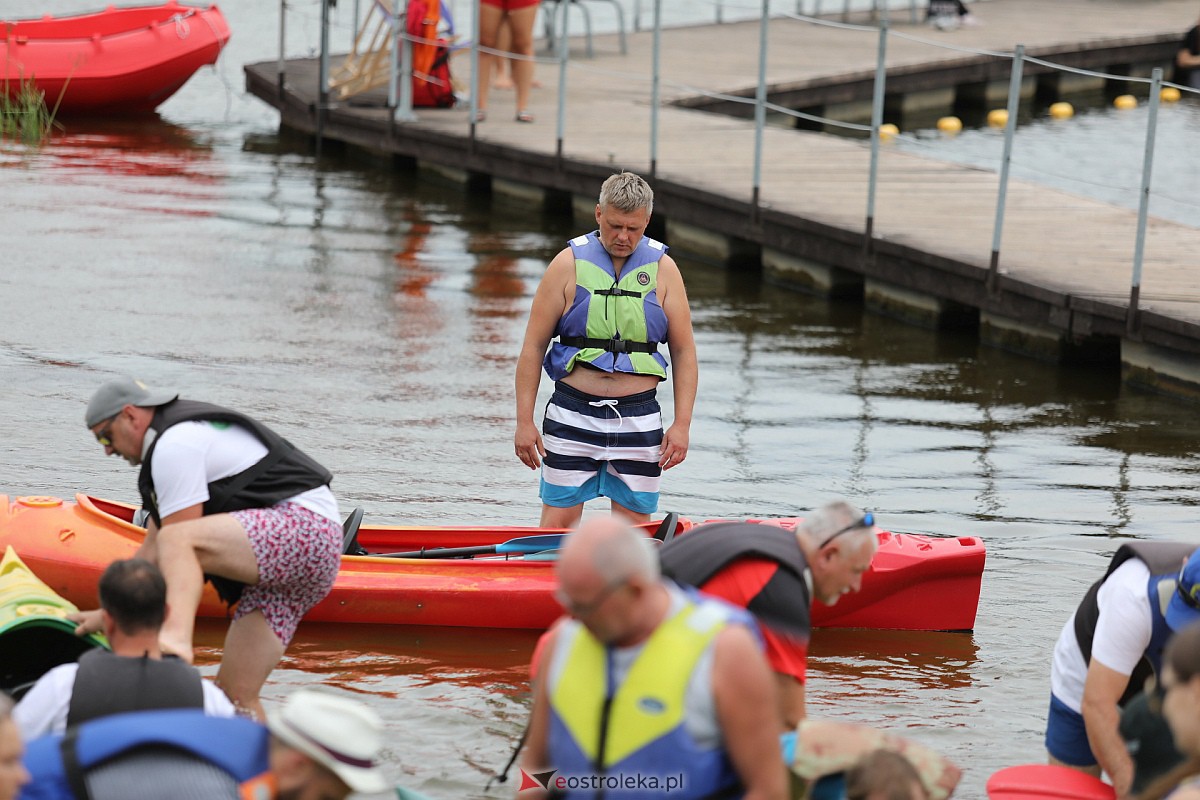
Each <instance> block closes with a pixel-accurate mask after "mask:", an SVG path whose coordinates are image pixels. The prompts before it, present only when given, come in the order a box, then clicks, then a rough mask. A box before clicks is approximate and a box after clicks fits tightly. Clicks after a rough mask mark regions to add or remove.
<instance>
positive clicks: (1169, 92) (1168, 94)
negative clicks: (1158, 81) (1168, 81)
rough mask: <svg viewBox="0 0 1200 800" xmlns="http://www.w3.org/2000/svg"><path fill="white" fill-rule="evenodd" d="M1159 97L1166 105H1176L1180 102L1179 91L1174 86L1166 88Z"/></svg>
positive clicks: (1163, 88)
mask: <svg viewBox="0 0 1200 800" xmlns="http://www.w3.org/2000/svg"><path fill="white" fill-rule="evenodd" d="M1158 96H1159V98H1160V99H1161V100H1162V101H1163V102H1164V103H1175V102H1177V101H1178V100H1179V90H1178V89H1176V88H1175V87H1174V86H1164V87H1162V91H1160V92H1159V93H1158Z"/></svg>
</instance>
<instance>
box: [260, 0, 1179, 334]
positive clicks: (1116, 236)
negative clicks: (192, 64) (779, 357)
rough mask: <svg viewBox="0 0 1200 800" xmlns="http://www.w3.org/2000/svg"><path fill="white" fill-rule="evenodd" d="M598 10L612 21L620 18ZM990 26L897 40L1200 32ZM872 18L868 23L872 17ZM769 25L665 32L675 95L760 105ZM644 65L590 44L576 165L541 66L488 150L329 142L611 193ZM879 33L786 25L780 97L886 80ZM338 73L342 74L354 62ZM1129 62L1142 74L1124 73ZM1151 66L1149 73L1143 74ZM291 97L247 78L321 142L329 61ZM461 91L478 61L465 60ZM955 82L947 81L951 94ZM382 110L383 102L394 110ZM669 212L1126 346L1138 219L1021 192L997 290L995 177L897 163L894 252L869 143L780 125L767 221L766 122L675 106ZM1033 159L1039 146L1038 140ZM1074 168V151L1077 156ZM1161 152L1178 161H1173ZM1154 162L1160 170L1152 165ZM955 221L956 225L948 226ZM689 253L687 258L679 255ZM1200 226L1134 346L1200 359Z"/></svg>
mask: <svg viewBox="0 0 1200 800" xmlns="http://www.w3.org/2000/svg"><path fill="white" fill-rule="evenodd" d="M602 9H603V7H602V6H597V13H603V10H602ZM973 10H974V11H975V12H976V14H977V16H978V17H979V19H980V21H981V23H982V24H981V25H980V26H979V27H975V28H964V29H961V30H958V31H954V32H939V31H935V30H933V29H931V28H928V27H926V26H923V25H916V26H914V25H910V24H908V23H907V19H908V16H907V12H900V13H897V14H894V18H895V22H894V23H893V30H895V31H898V32H900V33H902V34H905V35H910V36H914V37H920V38H923V39H927V40H930V41H932V42H938V43H944V44H950V45H954V46H956V47H964V48H978V49H983V50H992V51H1010V50H1011V49H1012V47H1013V46H1014V45H1015V44H1016V43H1018V42H1020V43H1023V44H1025V45H1026V48H1027V52H1028V53H1029V54H1031V55H1038V56H1041V57H1046V58H1049V59H1051V60H1055V58H1056V56H1061V59H1060V60H1062V61H1064V62H1066V63H1073V64H1080V65H1087V64H1090V62H1089V61H1088V54H1089V53H1093V54H1094V53H1100V52H1101V51H1103V55H1102V56H1096V57H1097V58H1103V59H1106V63H1105V64H1091V66H1093V67H1095V68H1103V67H1104V66H1107V65H1109V64H1119V63H1123V62H1122V61H1121V59H1123V58H1126V59H1131V60H1132V59H1136V58H1139V57H1143V56H1145V54H1147V53H1150V52H1155V53H1157V54H1159V56H1160V57H1162V56H1163V55H1164V54H1169V53H1171V52H1173V50H1174V43H1175V42H1177V41H1179V40H1180V39H1181V38H1182V34H1183V32H1184V31H1185V30H1186V29H1187V28H1188V27H1189V26H1190V25H1191V24H1193V23H1194V20H1195V15H1196V10H1195V2H1194V0H1141V1H1140V2H1134V1H1133V0H1055V2H1053V3H1047V2H1045V0H992V1H991V2H982V3H978V4H976V5H975V6H973ZM857 21H859V22H865V21H866V19H865V18H861V19H859V20H857ZM758 37H759V26H758V23H757V22H740V23H730V24H724V25H703V26H695V27H687V28H676V29H668V30H665V31H663V33H662V54H661V59H662V60H661V69H662V75H663V78H662V81H663V95H664V99H666V100H668V101H671V100H681V99H684V98H688V97H695V96H696V95H699V94H701V93H704V92H743V93H744V92H745V91H746V90H747V89H748V88H749V87H752V86H753V84H754V82H755V80H756V76H757V71H758ZM628 40H629V52H628V55H624V56H622V55H620V54H619V52H618V47H617V39H616V37H615V36H598V37H596V39H595V48H596V57H595V58H592V59H582V58H579V57H578V56H581V55H582V52H583V47H582V42H581V41H573V42H572V45H573V58H574V60H573V61H572V62H571V66H570V69H569V71H568V79H567V80H568V92H567V95H568V99H567V109H568V111H567V122H566V130H565V136H564V139H563V146H562V153H561V156H562V158H561V159H559V158H557V157H556V153H557V146H558V141H557V138H556V125H555V115H556V107H555V104H556V98H557V85H558V77H559V75H558V67H557V65H556V64H549V63H540V64H539V65H538V67H537V76H538V79H539V80H540V81H541V82H542V84H543V87H542V88H541V89H538V90H535V93H534V95H535V96H534V103H533V105H532V109H531V110H532V111H533V112H534V113H535V114H536V115H537V122H536V123H534V124H533V125H522V124H518V123H516V122H515V121H514V120H513V115H514V110H513V108H512V105H511V104H512V93H511V92H502V91H493V92H492V98H491V100H492V107H491V108H490V109H489V119H488V121H487V122H485V123H482V124H480V125H478V126H477V127H476V138H475V140H474V141H471V139H470V138H469V135H468V134H469V125H468V121H467V111H466V110H465V109H461V110H459V109H454V110H426V109H420V110H418V117H419V119H418V120H417V121H416V122H411V123H394V122H392V121H391V120H390V119H389V114H388V112H387V110H386V109H381V108H370V107H356V106H354V105H350V104H346V103H342V104H337V106H336V107H335V108H332V109H330V110H329V111H328V112H327V114H326V116H325V119H324V121H323V124H322V133H323V135H324V136H325V137H327V138H330V139H340V140H343V141H346V142H349V143H352V144H355V145H358V146H362V147H367V148H370V149H373V150H376V151H379V152H384V153H395V154H400V155H403V156H408V157H412V158H416V159H420V160H426V161H431V162H434V163H439V164H442V165H446V166H450V167H455V168H459V169H463V170H466V171H468V172H471V173H479V174H483V175H490V176H492V177H495V178H502V179H506V180H514V181H521V182H524V183H528V184H531V185H534V186H539V187H542V188H546V189H550V190H554V191H559V192H569V193H572V194H577V195H581V196H585V197H586V196H590V195H593V194H594V193H595V191H596V189H597V188H598V184H599V179H600V178H601V177H602V176H604V175H605V174H607V173H609V172H611V171H612V169H614V168H626V169H631V170H634V171H637V172H640V173H643V174H647V173H648V171H649V162H650V146H649V130H650V108H649V107H650V97H651V94H650V90H651V86H650V80H649V77H650V74H651V63H652V62H651V57H652V53H651V49H652V34H651V33H649V32H641V33H637V34H628ZM877 43H878V39H877V36H876V35H875V34H874V33H870V32H860V31H850V30H840V29H832V28H828V27H818V26H814V25H811V24H809V23H806V22H803V21H799V20H794V19H789V18H778V19H774V20H772V22H771V25H770V38H769V46H768V56H769V58H768V66H767V76H768V81H769V82H770V83H771V84H772V86H773V87H776V88H779V87H784V88H787V89H789V90H802V89H803V88H804V87H805V86H831V85H837V84H838V83H839V82H846V81H851V80H857V79H861V78H862V77H863V76H865V75H870V74H871V73H872V72H873V70H874V62H875V54H876V48H877ZM987 62H995V64H999V65H1000V66H999V67H995V66H993V71H994V72H996V74H999V75H1007V73H1008V65H1007V62H1006V61H1000V60H998V59H989V58H980V57H979V56H976V55H972V54H969V53H964V52H962V51H960V50H953V49H944V48H939V47H933V46H931V45H929V44H926V43H922V42H918V41H913V40H912V39H909V38H900V37H891V38H890V40H889V43H888V65H889V71H893V70H898V71H904V70H910V71H911V70H913V69H917V68H918V67H920V68H922V69H927V68H929V67H931V66H932V67H937V68H941V69H943V70H945V71H946V72H947V73H950V74H952V73H954V72H955V71H959V70H969V69H970V68H972V66H974V67H978V66H979V65H980V64H981V63H987ZM334 63H337V60H336V59H335V62H334ZM1124 63H1128V61H1126V62H1124ZM1135 69H1136V65H1135ZM287 70H288V72H287V76H286V87H287V89H286V93H285V94H284V95H283V96H279V95H278V93H277V92H276V85H277V76H276V74H275V64H274V63H273V62H272V63H264V64H259V65H250V66H248V67H247V69H246V72H247V86H248V88H249V90H250V91H251V92H252V93H254V94H256V95H257V96H259V97H261V98H262V99H264V100H266V101H267V102H269V103H272V104H273V105H275V106H276V107H278V108H279V109H280V110H281V113H282V115H283V123H284V124H285V125H287V126H290V127H295V128H297V129H300V130H304V131H308V132H313V131H315V130H316V125H317V120H316V115H315V112H314V105H315V98H316V91H315V90H316V73H315V64H314V62H313V61H312V60H308V61H292V62H288V66H287ZM454 74H455V76H456V78H459V79H465V78H467V77H469V59H468V58H467V57H466V56H459V57H456V58H455V60H454ZM944 79H945V78H944V77H943V80H944ZM375 100H376V102H378V95H376V97H375ZM659 136H660V139H659V145H658V160H657V172H656V174H655V176H654V183H655V187H656V192H657V194H658V196H659V201H658V204H657V205H656V213H662V214H665V215H666V217H667V218H668V219H671V220H677V221H681V222H686V223H689V224H691V225H696V226H699V227H701V228H703V229H705V230H708V231H712V232H714V233H718V234H722V235H725V236H731V237H736V238H738V239H742V240H746V241H749V242H752V243H754V244H756V245H760V246H763V247H769V248H775V249H778V250H780V251H783V252H785V253H789V254H793V255H796V256H799V257H804V258H809V259H813V260H816V261H820V262H823V263H828V264H832V265H834V266H838V267H843V268H846V269H849V270H853V271H856V272H859V273H862V274H865V275H866V276H868V277H873V278H876V279H880V280H883V281H886V282H888V283H892V284H895V285H898V286H901V287H904V288H908V289H912V290H916V291H920V292H925V293H928V294H931V295H933V296H935V297H939V298H942V299H945V300H949V301H953V302H955V303H960V304H962V305H966V306H970V307H973V308H979V309H982V310H984V311H988V312H991V313H997V314H1002V315H1007V316H1008V317H1010V318H1012V319H1015V320H1018V321H1021V322H1024V323H1031V324H1034V325H1037V326H1042V327H1046V328H1051V329H1054V330H1058V331H1063V332H1065V333H1066V334H1067V335H1068V336H1069V337H1075V338H1083V337H1088V336H1096V335H1099V336H1110V337H1117V338H1123V337H1124V336H1125V328H1126V321H1125V315H1126V309H1127V307H1128V302H1127V301H1128V297H1129V292H1130V279H1131V275H1132V268H1133V267H1132V264H1133V251H1134V242H1135V230H1136V214H1135V212H1133V211H1130V210H1126V209H1121V208H1116V207H1113V206H1111V205H1109V204H1106V203H1103V202H1100V201H1095V200H1090V199H1086V198H1082V197H1078V196H1074V195H1070V194H1068V193H1065V192H1062V191H1057V190H1053V189H1048V188H1044V187H1042V186H1037V185H1034V184H1031V183H1027V182H1021V181H1016V180H1014V181H1012V182H1011V183H1010V185H1009V203H1008V206H1007V211H1006V217H1005V235H1004V240H1003V246H1002V251H1001V259H1000V264H1001V273H1002V277H1001V279H1000V281H999V282H998V283H997V284H996V285H995V286H992V287H990V288H989V287H988V286H987V285H986V282H985V278H986V271H987V265H988V262H989V257H990V251H991V241H992V227H993V222H994V215H995V205H996V197H997V190H998V177H997V175H996V174H995V173H992V172H988V171H983V170H978V169H973V168H968V167H962V166H957V165H952V164H948V163H944V162H939V161H934V160H932V159H928V158H923V157H920V156H917V155H912V154H906V153H902V152H897V151H896V150H895V149H894V148H891V147H887V146H884V147H883V148H881V162H880V171H879V176H880V184H879V189H878V195H877V199H876V219H875V234H876V237H877V241H875V242H873V243H872V247H871V248H870V249H869V250H868V249H867V248H866V247H865V237H864V236H863V231H864V223H865V214H866V199H867V176H868V164H869V155H870V153H869V148H868V145H867V144H866V143H865V142H862V141H853V140H848V139H845V138H840V137H834V136H828V135H823V134H817V133H809V132H802V131H796V130H791V129H785V128H783V127H778V126H771V127H768V129H767V130H766V131H765V135H764V139H763V143H764V150H763V171H762V172H763V180H762V185H761V194H760V199H761V206H762V214H761V215H758V216H756V215H755V214H754V213H753V208H752V205H751V199H752V190H753V186H752V177H753V160H754V130H753V125H752V122H751V121H749V120H746V119H738V118H734V117H730V116H725V115H717V114H710V113H704V112H700V111H696V110H692V109H688V108H683V107H679V106H676V105H670V104H667V105H664V106H663V107H661V109H660V113H659ZM1018 146H1019V138H1018ZM1063 155H1064V160H1069V158H1070V154H1066V153H1064V154H1063ZM1162 157H1164V156H1162V155H1161V154H1160V158H1162ZM1138 158H1139V160H1140V155H1139V156H1138ZM947 220H952V221H953V223H952V224H949V225H948V224H947V223H946V221H947ZM668 243H670V242H668ZM1197 252H1200V230H1197V229H1195V228H1191V227H1188V226H1185V225H1180V224H1176V223H1172V222H1167V221H1163V220H1155V219H1152V220H1151V224H1150V225H1149V230H1148V234H1147V241H1146V248H1145V266H1144V271H1143V283H1142V289H1141V301H1140V308H1141V312H1142V313H1141V314H1140V318H1139V327H1138V329H1137V330H1136V331H1135V332H1134V334H1133V338H1134V339H1137V340H1140V341H1144V342H1147V343H1151V344H1155V345H1161V346H1165V347H1170V348H1173V349H1175V350H1177V351H1181V352H1184V353H1196V352H1200V290H1197V288H1196V281H1195V279H1194V278H1193V277H1192V276H1191V271H1192V269H1193V267H1194V264H1195V261H1196V256H1195V254H1196V253H1197Z"/></svg>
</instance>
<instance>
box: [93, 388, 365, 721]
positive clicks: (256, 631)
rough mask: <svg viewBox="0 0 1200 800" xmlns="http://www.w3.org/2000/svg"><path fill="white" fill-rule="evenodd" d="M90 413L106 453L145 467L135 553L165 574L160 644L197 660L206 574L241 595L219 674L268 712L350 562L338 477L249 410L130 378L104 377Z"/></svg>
mask: <svg viewBox="0 0 1200 800" xmlns="http://www.w3.org/2000/svg"><path fill="white" fill-rule="evenodd" d="M85 421H86V423H87V426H88V428H90V429H91V431H92V433H93V434H94V435H95V437H96V441H98V442H99V443H100V445H101V446H102V447H103V448H104V452H105V454H107V455H120V456H122V457H123V458H124V459H125V460H126V461H128V462H129V463H130V464H133V465H134V466H138V465H141V471H140V472H139V474H138V491H139V493H140V494H141V497H142V505H143V507H144V508H145V509H146V510H147V511H149V512H150V522H149V523H148V524H147V527H146V538H145V541H144V542H143V543H142V545H141V547H139V548H138V551H137V553H136V555H137V556H138V557H141V558H145V559H147V560H149V561H153V562H155V563H157V564H158V566H159V568H160V569H162V573H163V576H164V577H165V578H166V581H167V619H166V622H165V623H164V624H163V628H162V636H161V642H162V646H163V650H164V651H166V652H168V653H174V654H176V655H178V656H179V657H181V658H182V659H184V660H185V661H189V662H190V661H191V660H192V633H193V629H194V627H195V618H196V609H197V607H198V606H199V604H200V595H201V591H202V590H203V588H204V580H205V578H206V577H207V578H208V579H209V580H211V581H212V582H213V585H214V586H216V588H217V591H218V593H219V594H220V595H221V598H222V599H223V600H225V601H226V602H227V603H234V602H236V603H237V609H236V611H235V612H234V615H233V623H232V624H231V625H230V626H229V633H228V634H227V636H226V637H225V652H224V655H223V657H222V659H221V667H220V670H219V671H218V673H217V683H219V684H220V685H221V688H223V689H224V690H225V692H226V694H228V695H229V697H230V699H231V700H233V701H234V703H235V704H237V705H238V706H240V707H242V708H245V709H247V710H248V711H250V712H252V713H254V714H255V715H256V716H257V717H258V718H260V719H261V718H262V706H261V704H260V702H259V697H258V695H259V691H260V690H261V689H262V686H263V684H264V683H265V682H266V680H267V676H268V675H270V674H271V670H272V669H274V668H275V665H276V664H278V663H279V659H280V658H282V657H283V653H284V650H285V649H286V648H287V645H288V643H289V642H290V641H291V639H292V636H293V634H295V632H296V626H297V625H298V624H299V622H300V618H301V617H303V616H304V614H305V613H306V612H307V611H308V610H309V609H310V608H312V607H313V606H315V605H316V604H317V603H318V602H320V601H321V600H322V599H323V598H324V597H325V596H326V595H327V594H329V590H330V589H331V588H333V581H334V578H335V577H337V571H338V567H339V565H340V564H341V547H342V530H341V524H340V522H339V521H338V508H337V500H336V499H335V498H334V496H333V493H332V492H331V491H330V490H329V482H330V480H332V478H333V476H332V475H331V474H330V473H329V471H328V470H326V469H325V468H324V467H322V466H321V465H320V464H318V463H317V462H316V461H314V460H313V459H312V458H310V457H309V456H307V455H305V454H304V453H303V452H301V451H300V450H299V449H297V448H296V447H295V446H294V445H293V444H291V443H290V442H288V441H287V440H286V439H284V438H283V437H282V436H280V435H279V434H277V433H275V432H274V431H273V430H271V429H270V428H268V427H267V426H265V425H263V424H262V423H260V422H257V421H255V420H253V419H251V418H250V417H247V416H245V415H244V414H239V413H238V412H236V411H231V410H229V409H227V408H222V407H220V406H215V405H211V404H209V403H200V402H196V401H193V400H183V399H180V398H179V395H178V394H176V393H175V392H163V391H153V390H151V389H149V388H147V387H146V386H145V384H142V383H141V382H139V381H134V380H131V379H125V380H116V381H110V382H109V383H106V384H104V385H103V386H101V387H100V389H99V390H98V391H97V392H96V394H95V395H94V396H93V397H92V400H91V402H90V403H89V404H88V407H87V413H86V415H85ZM98 613H99V612H87V613H86V614H83V615H81V618H82V622H81V625H80V632H81V633H83V632H92V631H96V630H99V627H100V619H99V616H98Z"/></svg>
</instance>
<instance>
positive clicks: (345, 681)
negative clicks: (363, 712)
mask: <svg viewBox="0 0 1200 800" xmlns="http://www.w3.org/2000/svg"><path fill="white" fill-rule="evenodd" d="M227 627H228V625H227V623H224V622H221V621H217V620H201V621H199V625H198V630H197V635H196V642H197V652H198V653H199V654H200V655H199V657H198V659H197V661H198V663H201V664H215V663H217V662H218V661H219V660H220V648H221V645H222V643H223V641H224V635H225V630H226V629H227ZM538 635H539V634H538V632H535V631H509V630H496V629H490V628H435V627H429V626H420V627H417V626H414V627H405V626H398V625H333V624H324V623H311V622H306V623H304V624H302V625H301V626H300V628H299V630H298V631H297V632H296V638H295V639H294V640H293V641H292V644H291V646H289V647H288V651H287V654H286V655H285V656H284V661H283V667H284V668H285V669H291V670H299V671H301V672H304V673H307V674H315V675H321V676H323V678H322V681H323V682H324V683H327V684H330V685H338V686H342V687H344V688H353V687H354V686H356V685H360V684H364V683H366V684H374V683H378V682H379V681H382V680H387V679H398V678H403V679H404V680H403V684H404V685H405V686H406V687H409V688H414V687H422V686H430V685H436V684H440V683H443V682H449V683H451V684H454V685H456V686H461V687H473V688H484V689H489V690H492V691H500V692H510V693H511V692H518V693H519V692H524V691H527V689H528V683H529V660H530V657H531V656H532V654H533V648H534V645H535V644H536V643H537V638H538Z"/></svg>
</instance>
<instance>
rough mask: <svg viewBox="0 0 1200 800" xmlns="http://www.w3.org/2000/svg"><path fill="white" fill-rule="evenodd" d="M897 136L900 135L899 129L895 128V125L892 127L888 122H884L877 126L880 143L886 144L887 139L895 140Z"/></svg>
mask: <svg viewBox="0 0 1200 800" xmlns="http://www.w3.org/2000/svg"><path fill="white" fill-rule="evenodd" d="M899 135H900V129H899V128H897V127H896V126H895V125H893V124H892V123H890V122H885V123H883V124H882V125H880V126H879V139H880V141H884V142H886V141H888V140H889V139H895V138H896V137H897V136H899Z"/></svg>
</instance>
